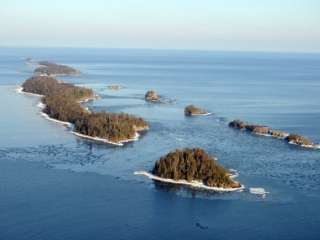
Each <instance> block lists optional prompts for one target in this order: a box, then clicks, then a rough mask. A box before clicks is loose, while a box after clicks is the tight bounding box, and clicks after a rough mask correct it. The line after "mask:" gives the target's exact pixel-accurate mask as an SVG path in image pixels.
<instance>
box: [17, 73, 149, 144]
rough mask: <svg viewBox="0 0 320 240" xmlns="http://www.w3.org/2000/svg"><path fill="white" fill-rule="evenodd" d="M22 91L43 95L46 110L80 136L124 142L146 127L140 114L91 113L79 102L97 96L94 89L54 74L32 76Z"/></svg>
mask: <svg viewBox="0 0 320 240" xmlns="http://www.w3.org/2000/svg"><path fill="white" fill-rule="evenodd" d="M22 91H23V92H26V93H33V94H38V95H42V96H43V97H42V99H41V101H42V103H43V104H44V105H45V107H44V109H43V112H44V113H45V114H47V115H48V116H49V117H50V118H52V119H55V120H58V121H62V122H68V123H71V124H72V126H73V131H74V132H75V133H76V134H77V135H78V136H81V137H86V138H91V139H94V140H101V141H104V142H108V143H112V144H117V145H121V144H122V143H123V142H127V141H131V140H135V139H137V136H138V132H139V131H143V130H147V129H148V125H147V123H146V122H145V121H144V120H143V119H142V118H140V117H136V116H133V115H129V114H125V113H108V112H97V113H91V112H90V111H88V110H87V109H85V108H83V107H82V105H81V104H80V103H81V102H83V101H88V100H92V99H95V97H96V96H95V95H94V93H93V91H92V90H91V89H88V88H84V87H78V86H75V85H73V84H69V83H65V82H62V81H59V80H57V79H55V78H54V77H52V76H33V77H31V78H29V79H27V80H26V81H25V82H24V83H23V84H22Z"/></svg>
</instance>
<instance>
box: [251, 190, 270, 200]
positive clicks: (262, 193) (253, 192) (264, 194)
mask: <svg viewBox="0 0 320 240" xmlns="http://www.w3.org/2000/svg"><path fill="white" fill-rule="evenodd" d="M249 192H250V193H251V194H254V195H260V196H261V197H263V198H265V197H266V195H267V194H268V193H269V192H267V191H266V190H265V189H264V188H249Z"/></svg>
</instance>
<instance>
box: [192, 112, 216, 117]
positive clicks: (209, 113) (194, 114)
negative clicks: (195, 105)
mask: <svg viewBox="0 0 320 240" xmlns="http://www.w3.org/2000/svg"><path fill="white" fill-rule="evenodd" d="M211 114H212V113H211V112H206V113H192V114H191V117H193V116H194V117H198V116H209V115H211Z"/></svg>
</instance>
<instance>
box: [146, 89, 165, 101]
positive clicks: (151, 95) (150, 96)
mask: <svg viewBox="0 0 320 240" xmlns="http://www.w3.org/2000/svg"><path fill="white" fill-rule="evenodd" d="M144 99H145V100H146V101H147V102H160V100H161V98H160V96H158V94H157V93H156V92H155V91H154V90H149V91H147V93H146V94H145V96H144Z"/></svg>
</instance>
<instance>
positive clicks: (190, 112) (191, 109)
mask: <svg viewBox="0 0 320 240" xmlns="http://www.w3.org/2000/svg"><path fill="white" fill-rule="evenodd" d="M184 115H185V116H187V117H192V116H206V115H209V113H208V112H207V111H205V110H203V109H201V108H199V107H196V106H194V105H188V106H186V107H185V109H184Z"/></svg>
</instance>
